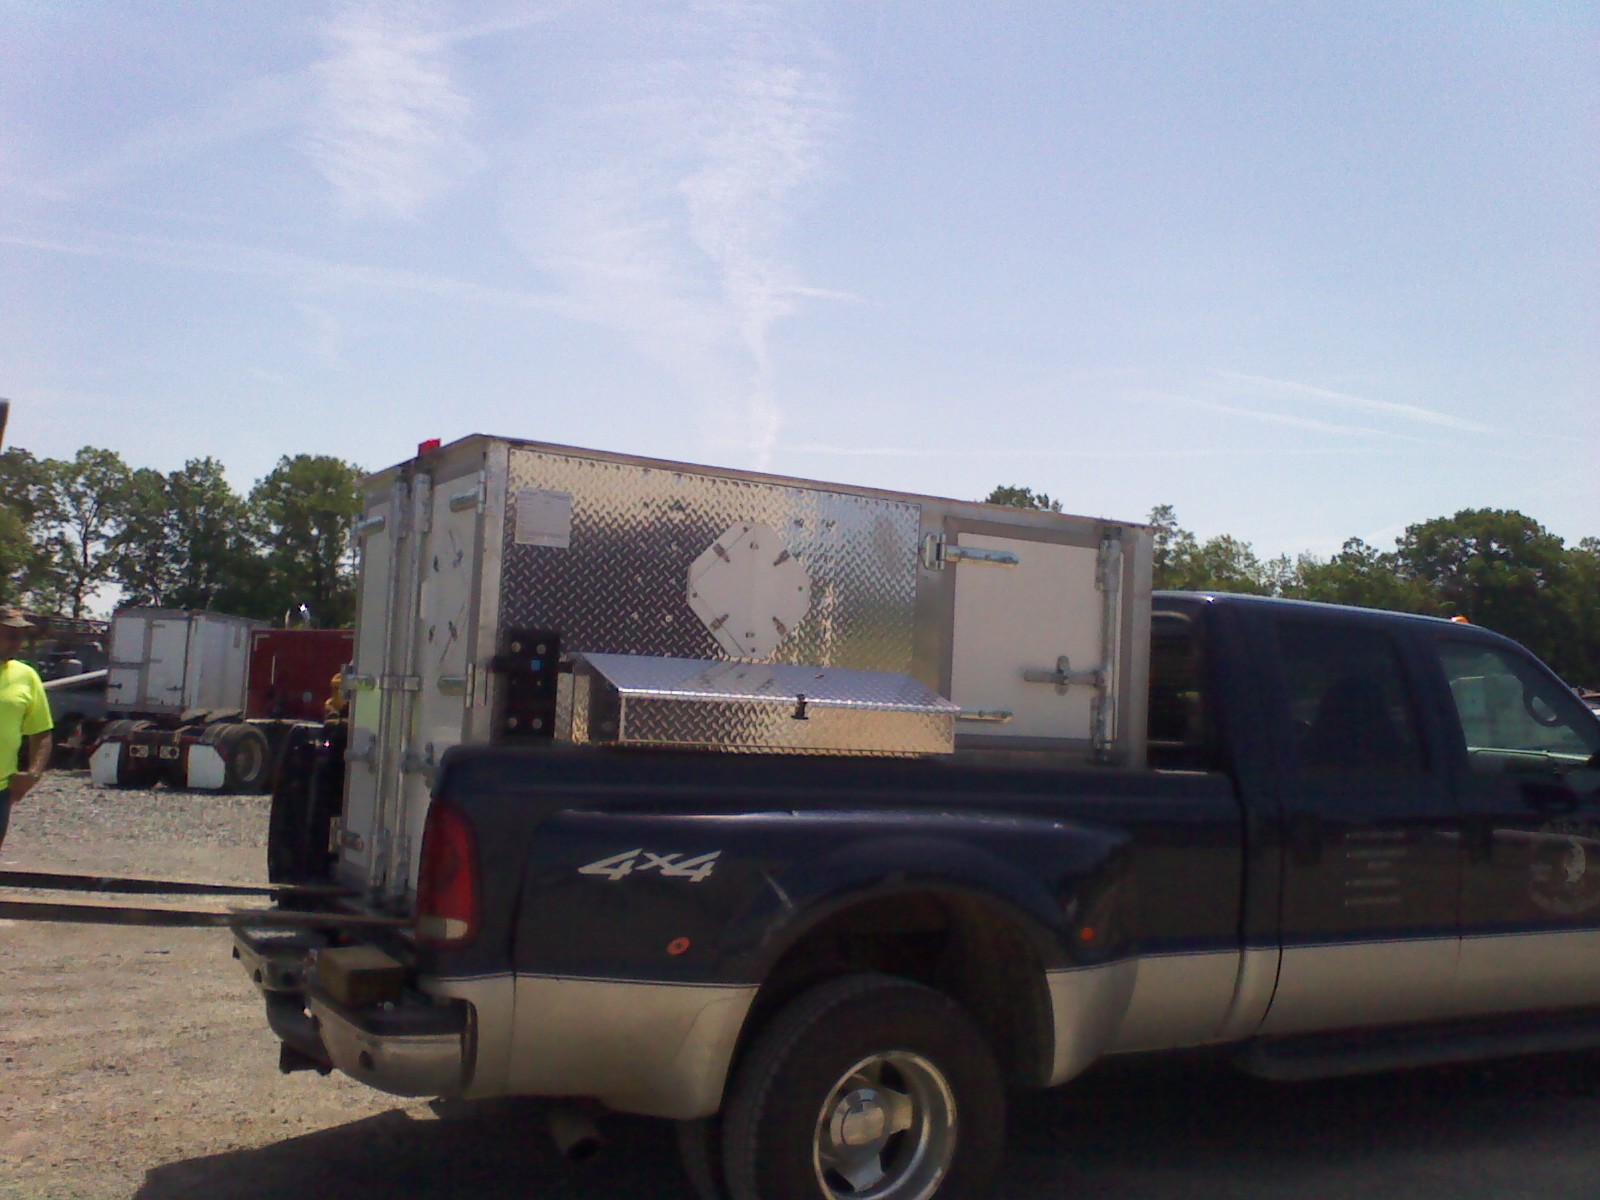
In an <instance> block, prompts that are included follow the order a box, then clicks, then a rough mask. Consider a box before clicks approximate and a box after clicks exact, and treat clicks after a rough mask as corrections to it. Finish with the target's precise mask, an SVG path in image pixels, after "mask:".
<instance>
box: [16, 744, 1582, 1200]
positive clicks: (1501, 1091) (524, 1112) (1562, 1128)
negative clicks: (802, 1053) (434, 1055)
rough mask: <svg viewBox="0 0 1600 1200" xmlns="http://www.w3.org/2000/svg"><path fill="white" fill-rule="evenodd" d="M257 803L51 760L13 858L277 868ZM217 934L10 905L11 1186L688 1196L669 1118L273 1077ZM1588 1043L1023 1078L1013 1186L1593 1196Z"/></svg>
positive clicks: (1034, 1190) (158, 1193)
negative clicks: (1531, 1051) (1360, 1066)
mask: <svg viewBox="0 0 1600 1200" xmlns="http://www.w3.org/2000/svg"><path fill="white" fill-rule="evenodd" d="M266 824H267V801H266V800H265V799H264V798H260V797H228V796H216V795H207V794H204V793H182V792H169V791H165V790H156V791H102V790H99V789H96V788H94V787H92V786H91V785H90V784H89V782H88V778H87V776H86V775H85V774H83V773H81V772H80V773H59V774H52V775H50V776H48V777H47V778H46V780H45V782H44V783H43V784H41V786H40V787H39V788H38V789H37V790H36V791H35V792H34V794H33V795H32V796H30V797H29V798H28V800H27V801H26V802H24V804H23V805H22V806H21V807H19V808H18V810H17V811H16V813H15V815H14V819H13V823H12V832H11V835H10V836H9V837H8V839H7V841H6V843H5V848H4V850H3V851H0V865H3V866H5V867H8V868H20V869H29V870H65V871H80V872H97V873H105V874H130V875H159V876H163V877H171V878H195V879H208V880H223V879H225V880H230V881H235V882H244V883H250V882H261V881H262V880H263V875H264V870H263V867H262V863H263V844H264V842H265V836H266ZM228 948H229V941H228V936H227V934H226V933H224V932H222V931H219V930H183V929H141V928H134V927H107V926H84V925H60V924H43V923H35V922H24V921H0V1200H22V1198H24V1197H26V1198H28V1200H43V1198H45V1197H49V1198H51V1200H59V1198H70V1197H77V1198H82V1200H113V1198H115V1200H124V1198H126V1197H138V1198H139V1200H214V1198H216V1197H225V1198H228V1200H235V1198H237V1200H308V1198H309V1197H316V1198H319V1200H320V1198H321V1197H323V1196H336V1197H338V1198H339V1200H405V1198H407V1197H418V1198H420V1197H431V1198H437V1197H462V1198H463V1200H465V1198H468V1197H470V1198H472V1200H511V1198H513V1197H526V1198H531V1197H539V1198H540V1200H547V1198H556V1197H570V1198H572V1200H614V1198H616V1197H624V1196H625V1197H628V1198H629V1200H652V1198H654V1200H689V1191H688V1188H687V1185H686V1184H685V1183H684V1181H683V1178H682V1175H681V1173H680V1171H679V1169H678V1166H677V1161H676V1156H675V1154H674V1153H673V1150H672V1138H671V1132H670V1129H669V1128H668V1127H667V1126H666V1125H665V1124H664V1123H660V1122H649V1121H641V1120H632V1119H625V1118H613V1119H610V1120H609V1121H608V1122H606V1123H605V1125H604V1126H603V1129H604V1132H605V1133H606V1134H607V1136H608V1138H609V1139H610V1142H611V1149H610V1151H609V1153H607V1154H605V1155H602V1156H601V1158H600V1159H598V1160H596V1161H595V1162H594V1163H591V1164H586V1165H584V1166H581V1167H572V1166H569V1165H567V1164H565V1163H562V1162H561V1161H559V1159H558V1158H557V1156H556V1155H555V1154H554V1152H553V1150H552V1149H551V1146H550V1143H549V1139H548V1138H547V1137H546V1135H545V1130H544V1121H543V1117H542V1113H541V1112H540V1110H539V1108H538V1106H537V1105H535V1104H531V1103H526V1102H502V1103H492V1104H480V1105H457V1106H454V1107H452V1108H448V1109H444V1110H443V1115H442V1116H441V1114H440V1113H436V1112H435V1111H434V1110H433V1108H432V1107H430V1106H429V1105H428V1104H425V1103H421V1102H406V1101H400V1100H397V1099H395V1098H393V1097H388V1096H384V1095H382V1094H380V1093H377V1092H373V1091H371V1090H369V1089H367V1088H364V1087H361V1086H359V1085H357V1084H355V1083H353V1082H352V1081H350V1080H348V1079H345V1078H343V1077H341V1076H338V1075H333V1076H329V1077H327V1078H323V1077H320V1076H318V1075H316V1074H315V1073H311V1072H302V1073H298V1074H295V1075H289V1076H285V1075H280V1074H279V1073H278V1071H277V1052H276V1044H275V1042H274V1039H273V1038H272V1035H271V1034H270V1032H269V1031H268V1030H267V1028H266V1025H265V1022H264V1020H263V1018H262V1014H261V1009H260V1006H259V1002H258V1000H257V998H256V996H255V992H254V989H253V988H252V987H251V986H250V984H249V982H248V981H247V980H246V979H245V978H244V974H243V972H242V971H240V970H239V968H238V966H237V965H236V964H235V963H234V962H232V961H231V959H230V958H229V955H228ZM1594 1093H1595V1070H1594V1064H1593V1060H1591V1059H1590V1058H1588V1057H1586V1056H1569V1057H1566V1058H1550V1059H1533V1060H1522V1061H1518V1062H1513V1063H1507V1064H1497V1065H1493V1066H1486V1067H1478V1068H1471V1069H1463V1070H1452V1071H1427V1072H1413V1073H1408V1074H1400V1075H1389V1076H1381V1077H1375V1078H1370V1079H1357V1080H1342V1081H1336V1082H1331V1083H1323V1084H1315V1085H1303V1086H1298V1087H1287V1086H1274V1085H1270V1084H1266V1083H1262V1082H1260V1081H1256V1080H1251V1079H1247V1078H1244V1077H1242V1076H1239V1075H1236V1074H1234V1073H1232V1072H1230V1071H1227V1070H1224V1069H1222V1068H1220V1067H1217V1066H1215V1065H1195V1064H1171V1063H1134V1064H1126V1065H1109V1066H1105V1067H1101V1068H1097V1069H1096V1070H1095V1071H1093V1072H1091V1073H1090V1075H1089V1076H1087V1077H1085V1078H1084V1080H1082V1081H1081V1082H1080V1083H1078V1084H1075V1085H1073V1086H1072V1087H1069V1088H1066V1089H1059V1090H1056V1091H1053V1092H1048V1093H1043V1094H1034V1095H1029V1096H1022V1097H1017V1098H1015V1100H1014V1103H1013V1107H1012V1112H1011V1138H1010V1143H1009V1151H1008V1159H1007V1163H1008V1165H1007V1169H1006V1174H1005V1177H1004V1179H1003V1181H1002V1184H1001V1187H1000V1189H999V1192H998V1197H997V1200H1045V1198H1046V1197H1048V1198H1050V1200H1055V1198H1056V1197H1059V1196H1062V1195H1073V1196H1082V1197H1102V1196H1103V1197H1110V1196H1116V1197H1118V1200H1193V1198H1194V1197H1195V1196H1204V1197H1207V1200H1278V1198H1281V1197H1291V1196H1292V1197H1294V1198H1295V1200H1345V1198H1347V1197H1351V1196H1361V1197H1362V1198H1363V1200H1391V1198H1392V1200H1512V1198H1520V1197H1528V1198H1535V1197H1536V1198H1537V1200H1593V1198H1594V1197H1595V1196H1596V1195H1597V1194H1600V1136H1597V1135H1600V1100H1597V1099H1596V1098H1595V1094H1594Z"/></svg>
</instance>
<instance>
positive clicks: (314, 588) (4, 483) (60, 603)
mask: <svg viewBox="0 0 1600 1200" xmlns="http://www.w3.org/2000/svg"><path fill="white" fill-rule="evenodd" d="M365 475H366V472H364V471H363V470H362V469H361V468H359V467H357V466H355V465H354V464H352V463H348V462H345V461H344V460H342V459H338V458H331V457H328V456H325V455H314V454H296V455H292V456H289V455H286V456H284V457H283V458H281V459H279V460H278V464H277V466H276V467H274V468H273V469H272V471H271V472H269V473H268V474H267V475H266V476H265V477H264V478H262V479H260V480H258V481H257V482H256V484H255V486H254V487H252V488H251V489H250V491H249V493H248V494H247V495H243V496H241V495H240V494H238V493H237V492H235V491H234V490H233V488H232V487H231V486H230V485H229V483H228V481H227V478H226V477H225V476H224V474H223V469H222V464H221V463H220V462H218V461H217V460H216V459H214V458H196V459H190V460H189V461H188V462H186V463H184V465H183V467H182V468H181V469H179V470H176V471H171V472H167V473H165V474H163V473H162V472H160V471H156V470H152V469H151V468H148V467H138V468H133V467H130V466H129V465H128V464H127V463H126V462H124V461H123V459H122V457H121V455H119V454H117V453H116V452H115V451H112V450H103V449H100V448H98V447H94V446H85V447H84V448H83V449H81V450H79V451H78V453H77V454H76V455H74V456H73V457H72V458H70V459H55V458H36V457H35V456H34V455H32V454H30V453H29V452H28V451H27V450H23V449H19V448H14V449H10V450H6V451H4V452H3V453H0V495H3V496H4V497H5V505H4V507H3V508H0V603H4V604H15V605H24V606H26V607H28V608H31V609H33V610H35V611H37V612H43V613H53V614H57V615H62V616H71V617H83V616H85V615H87V612H88V608H89V605H90V603H91V601H92V599H93V598H94V596H95V594H96V593H97V592H98V591H99V590H100V589H102V588H104V587H106V586H108V585H115V586H117V587H119V588H120V589H121V593H122V601H121V602H122V603H123V604H127V605H132V604H141V605H153V606H157V607H161V608H185V609H213V610H215V611H218V612H226V613H231V614H233V615H235V616H241V617H257V618H260V619H263V620H268V621H273V622H274V623H276V622H278V621H279V620H281V619H282V618H283V616H284V614H285V613H286V612H290V611H293V612H296V613H299V612H300V611H301V606H302V605H303V606H305V609H306V610H309V612H310V614H311V617H312V619H313V620H314V621H315V623H316V624H318V625H321V626H323V627H326V628H336V627H341V626H346V625H349V624H350V623H351V622H352V621H353V620H354V619H355V578H354V566H355V562H354V554H353V542H352V534H353V531H354V528H355V522H356V520H357V518H358V517H359V516H360V515H361V510H362V497H361V490H360V484H361V480H362V479H363V478H365Z"/></svg>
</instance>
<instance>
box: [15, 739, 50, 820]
mask: <svg viewBox="0 0 1600 1200" xmlns="http://www.w3.org/2000/svg"><path fill="white" fill-rule="evenodd" d="M53 744H54V743H53V740H52V738H51V737H50V731H49V730H48V729H47V730H45V731H44V732H43V733H30V734H29V735H28V769H27V770H26V771H18V772H17V773H16V774H15V775H13V776H12V777H11V801H12V803H13V804H14V803H16V802H17V801H18V800H21V799H22V798H23V797H24V796H26V795H27V794H28V793H29V792H30V791H32V790H33V785H34V784H36V783H38V782H39V776H41V775H43V774H44V772H45V768H46V767H48V766H49V765H50V750H51V747H52V745H53Z"/></svg>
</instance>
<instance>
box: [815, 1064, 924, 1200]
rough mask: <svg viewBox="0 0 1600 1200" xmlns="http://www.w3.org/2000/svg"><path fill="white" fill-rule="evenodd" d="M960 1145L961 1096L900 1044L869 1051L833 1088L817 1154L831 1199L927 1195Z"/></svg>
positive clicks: (915, 1199) (909, 1199) (821, 1116)
mask: <svg viewBox="0 0 1600 1200" xmlns="http://www.w3.org/2000/svg"><path fill="white" fill-rule="evenodd" d="M955 1146H956V1099H955V1093H954V1092H952V1091H951V1090H950V1084H949V1082H948V1081H947V1080H946V1079H945V1077H944V1074H943V1073H942V1072H941V1071H940V1070H939V1068H938V1067H936V1066H934V1065H933V1064H932V1063H931V1062H929V1061H928V1060H927V1059H925V1058H923V1057H922V1056H921V1055H920V1054H912V1053H911V1052H910V1051H908V1050H894V1051H889V1052H888V1053H885V1054H874V1055H872V1056H871V1057H869V1058H864V1059H862V1060H861V1061H860V1062H858V1063H856V1065H855V1066H853V1067H851V1068H850V1069H849V1070H848V1071H846V1072H845V1073H844V1074H843V1075H841V1076H840V1077H839V1079H838V1081H837V1082H836V1083H835V1084H834V1085H833V1087H832V1088H830V1089H829V1090H828V1098H827V1099H826V1100H825V1101H824V1102H823V1105H822V1109H821V1111H820V1112H819V1113H818V1114H817V1127H816V1133H815V1136H814V1138H813V1140H812V1150H811V1160H812V1166H813V1167H814V1168H815V1170H816V1173H817V1182H818V1184H819V1185H820V1186H821V1188H822V1194H823V1195H824V1196H827V1197H830V1198H832V1200H925V1198H926V1197H928V1196H931V1195H933V1193H934V1192H935V1191H936V1190H937V1189H938V1187H939V1183H940V1181H941V1180H943V1178H944V1176H945V1173H946V1172H947V1171H948V1170H949V1169H950V1159H951V1157H952V1156H953V1155H954V1153H955Z"/></svg>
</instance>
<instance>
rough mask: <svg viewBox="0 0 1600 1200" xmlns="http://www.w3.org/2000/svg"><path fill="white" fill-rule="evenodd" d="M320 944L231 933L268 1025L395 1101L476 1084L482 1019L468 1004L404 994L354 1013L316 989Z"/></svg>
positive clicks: (315, 1059) (302, 1050)
mask: <svg viewBox="0 0 1600 1200" xmlns="http://www.w3.org/2000/svg"><path fill="white" fill-rule="evenodd" d="M318 941H319V939H316V938H315V937H307V936H306V935H299V936H297V937H294V938H263V937H262V936H261V935H259V934H254V933H252V932H251V931H249V930H238V931H236V932H235V934H234V957H236V958H237V959H238V960H239V962H240V965H241V966H243V967H244V970H245V973H246V974H247V975H249V976H250V979H251V982H252V983H254V984H255V985H256V987H257V988H258V989H259V990H260V991H261V993H262V995H263V998H264V999H265V1001H266V1007H267V1024H268V1025H270V1026H271V1027H272V1031H273V1032H274V1033H276V1034H277V1035H278V1038H279V1040H280V1041H282V1042H283V1043H284V1045H286V1046H288V1047H290V1048H291V1049H293V1050H294V1051H296V1052H297V1053H298V1054H300V1055H301V1056H303V1057H304V1058H305V1059H307V1060H310V1063H314V1064H318V1065H322V1066H328V1067H337V1068H338V1069H339V1070H340V1071H343V1072H344V1073H345V1074H346V1075H349V1076H350V1077H351V1078H352V1079H355V1080H357V1081H359V1082H361V1083H364V1084H366V1085H367V1086H369V1087H374V1088H377V1089H378V1090H379V1091H383V1092H388V1093H390V1094H391V1095H395V1096H456V1095H460V1094H462V1093H463V1092H464V1091H465V1090H466V1089H467V1087H468V1086H469V1085H470V1084H471V1082H472V1073H473V1065H474V1063H475V1061H476V1058H477V1021H476V1013H475V1012H474V1009H473V1006H472V1005H471V1004H470V1003H469V1002H468V1001H466V1000H461V999H454V998H446V997H434V996H428V995H424V994H423V993H420V992H416V991H411V990H407V991H406V992H405V993H404V995H403V996H402V997H401V998H400V999H399V1000H393V1001H386V1002H385V1003H383V1004H377V1005H372V1006H370V1007H365V1008H350V1007H347V1006H345V1005H343V1004H340V1003H339V1002H338V1001H337V1000H335V999H334V998H333V997H332V996H330V995H328V994H327V992H326V991H324V990H323V989H322V988H321V987H320V986H319V985H318V983H317V978H316V970H315V966H314V957H313V956H314V952H315V950H316V949H317V948H318V945H317V944H316V943H318Z"/></svg>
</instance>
